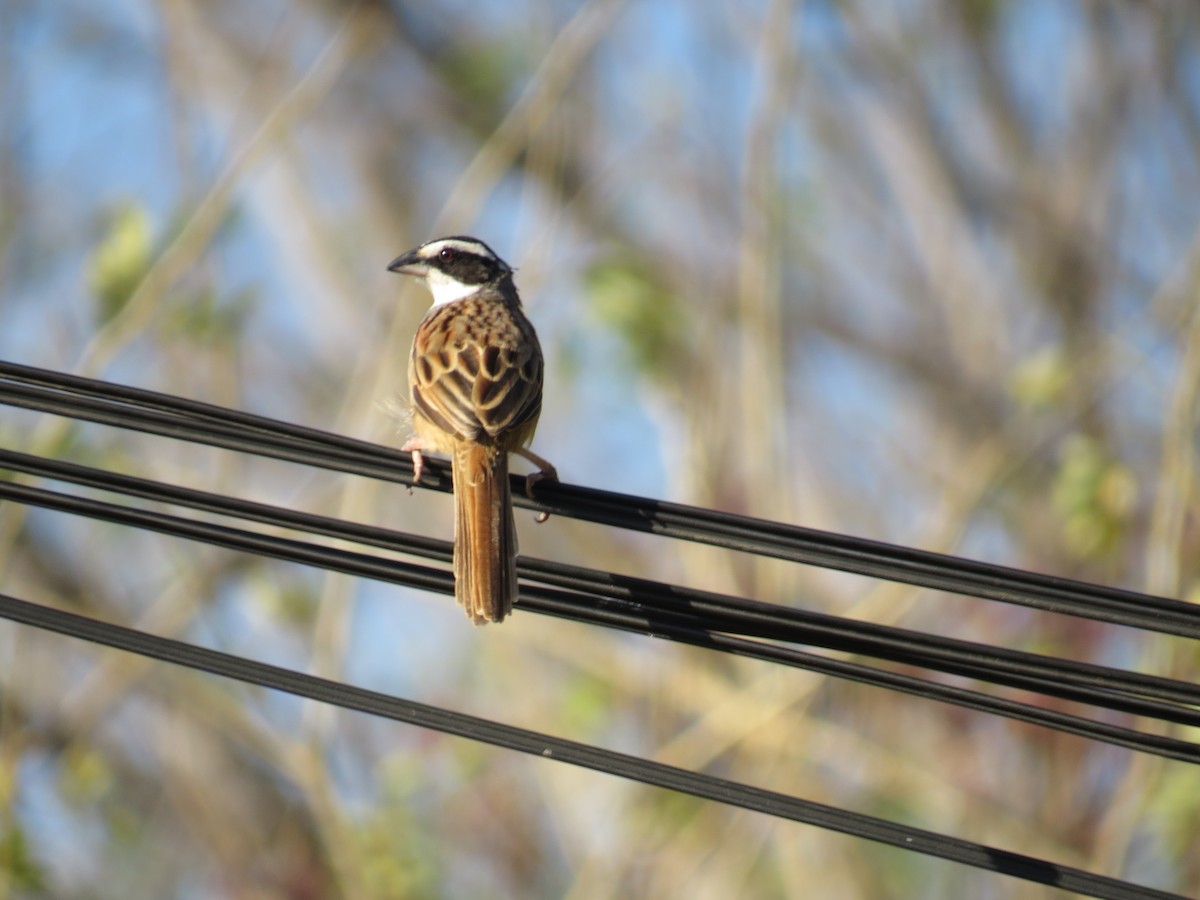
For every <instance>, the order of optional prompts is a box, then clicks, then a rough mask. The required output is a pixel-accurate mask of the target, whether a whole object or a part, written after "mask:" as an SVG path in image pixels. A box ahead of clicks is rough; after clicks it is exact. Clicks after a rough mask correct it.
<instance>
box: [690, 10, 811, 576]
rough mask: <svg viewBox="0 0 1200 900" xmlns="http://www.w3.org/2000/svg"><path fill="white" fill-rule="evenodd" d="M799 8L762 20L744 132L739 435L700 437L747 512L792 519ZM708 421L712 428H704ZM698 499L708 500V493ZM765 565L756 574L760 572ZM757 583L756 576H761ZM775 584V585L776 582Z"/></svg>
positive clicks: (732, 398) (719, 356)
mask: <svg viewBox="0 0 1200 900" xmlns="http://www.w3.org/2000/svg"><path fill="white" fill-rule="evenodd" d="M794 12H795V9H794V6H793V4H792V3H791V2H790V0H772V2H771V3H770V4H769V6H768V8H767V12H766V16H765V17H764V19H763V22H762V33H761V36H760V41H761V45H760V47H759V49H758V51H757V53H756V54H755V56H756V57H758V59H759V60H760V74H759V91H760V94H761V98H760V100H759V104H758V109H757V110H755V111H754V113H753V116H752V118H751V121H750V127H749V131H748V134H747V136H746V147H745V151H744V163H743V165H744V170H743V173H742V189H741V191H742V197H741V236H740V246H739V248H738V269H737V311H738V322H739V326H740V327H739V329H738V347H737V352H738V361H737V367H736V371H737V373H738V375H737V377H736V378H734V379H729V380H728V381H727V382H726V385H727V386H726V387H725V390H724V391H723V396H722V397H720V399H719V405H718V408H719V409H724V410H726V411H727V414H726V415H722V416H718V417H716V418H717V421H718V422H722V423H733V429H734V433H733V434H732V435H730V434H728V433H727V429H728V425H727V424H723V425H722V426H720V427H721V429H722V430H723V431H726V433H725V434H714V433H713V428H712V425H713V423H714V420H713V417H712V416H710V415H707V414H706V415H704V416H703V417H702V418H700V419H698V420H697V421H696V422H695V423H694V424H693V427H695V426H697V425H699V426H700V428H699V429H698V430H699V431H700V432H701V433H699V434H698V435H697V437H696V438H695V439H697V440H701V441H722V442H723V443H724V444H725V445H726V447H727V448H728V451H729V456H728V457H727V461H726V462H724V463H721V462H719V463H718V466H719V467H720V468H726V467H729V468H733V467H735V466H736V469H737V470H738V471H739V472H740V475H741V480H742V488H743V490H745V491H746V492H747V502H746V506H747V508H751V509H761V510H763V515H765V516H767V517H768V518H772V519H778V520H780V521H784V522H790V521H791V520H792V505H791V500H792V494H791V492H790V491H787V490H780V486H781V485H783V484H786V483H787V481H788V475H789V472H790V471H791V468H792V467H791V460H790V456H791V454H790V452H789V447H788V442H787V429H786V428H784V427H781V423H780V421H779V417H780V416H781V415H782V414H783V411H784V410H786V409H788V402H787V395H786V392H785V390H784V387H785V385H786V384H787V381H788V377H787V361H786V358H785V354H784V348H785V342H786V337H787V336H786V333H785V331H784V327H783V323H784V317H783V309H782V297H781V282H782V276H781V274H780V268H781V265H782V260H781V256H782V250H781V248H780V246H779V244H780V240H781V232H782V228H781V227H780V226H781V218H782V217H781V212H782V210H781V209H780V206H781V204H780V201H779V195H780V177H779V171H778V167H779V163H778V157H779V153H780V147H781V143H782V129H783V127H784V124H785V122H786V115H787V112H788V106H789V95H790V92H791V89H792V84H793V81H794V79H795V77H796V74H797V73H796V68H795V66H794V53H795V49H794V48H795V41H794V39H793V34H792V28H791V22H792V17H793V15H794ZM724 359H725V357H724V355H723V353H722V351H721V348H719V347H715V346H714V347H710V354H709V364H710V365H716V366H718V367H720V368H726V367H727V366H728V363H727V362H724V361H723V360H724ZM706 424H707V427H705V425H706ZM716 475H717V472H711V471H710V472H704V473H702V474H701V479H700V484H698V485H696V487H697V488H698V489H699V490H701V491H702V485H704V484H708V483H711V480H710V479H712V478H713V477H714V476H716ZM697 496H700V497H702V498H703V499H702V500H701V501H700V502H706V501H707V500H708V499H709V498H708V497H707V496H705V494H704V493H698V494H697ZM765 572H766V570H762V571H760V573H759V578H761V576H762V575H763V574H765ZM757 580H758V579H757V578H756V581H757ZM776 587H778V585H776Z"/></svg>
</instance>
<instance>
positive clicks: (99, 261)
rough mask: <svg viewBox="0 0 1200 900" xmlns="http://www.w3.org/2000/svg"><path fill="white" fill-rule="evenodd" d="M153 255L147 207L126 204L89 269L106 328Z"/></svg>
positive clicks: (113, 219) (114, 217) (115, 216)
mask: <svg viewBox="0 0 1200 900" xmlns="http://www.w3.org/2000/svg"><path fill="white" fill-rule="evenodd" d="M152 252H153V239H152V236H151V227H150V216H149V214H148V213H147V212H146V209H145V207H143V206H140V205H138V204H136V203H127V204H124V205H122V206H120V207H119V208H118V209H117V210H116V211H115V212H113V213H112V215H111V218H110V219H109V222H108V227H107V231H106V233H105V235H104V237H103V238H102V239H101V241H100V244H99V245H98V246H97V247H96V251H95V253H93V254H92V259H91V262H90V265H89V282H90V284H91V289H92V293H93V295H94V296H95V297H96V301H97V318H98V319H99V321H100V324H104V323H105V322H108V321H109V320H110V319H112V317H113V316H115V315H116V314H117V313H119V312H120V311H121V310H122V309H123V308H124V307H125V304H126V303H128V302H129V298H130V297H131V296H133V292H134V291H135V290H136V289H137V286H138V284H140V283H141V280H142V279H143V278H144V277H145V275H146V272H147V271H148V270H149V268H150V261H151V255H152Z"/></svg>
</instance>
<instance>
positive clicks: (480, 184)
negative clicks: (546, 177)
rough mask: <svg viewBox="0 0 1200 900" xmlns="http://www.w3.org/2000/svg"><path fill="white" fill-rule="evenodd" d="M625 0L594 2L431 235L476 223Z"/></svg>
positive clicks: (567, 32)
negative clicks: (489, 196)
mask: <svg viewBox="0 0 1200 900" xmlns="http://www.w3.org/2000/svg"><path fill="white" fill-rule="evenodd" d="M624 5H625V2H624V0H588V2H586V3H585V4H584V5H583V6H582V7H581V8H580V10H579V11H578V12H577V13H576V14H575V16H574V18H572V19H571V21H570V22H568V23H567V24H566V25H565V26H564V27H563V29H562V30H561V31H560V32H559V34H558V36H557V37H556V38H555V40H554V43H553V44H552V45H551V46H550V48H549V49H548V50H547V51H546V54H545V56H544V57H543V59H542V62H541V63H540V64H539V65H538V68H537V70H536V71H535V72H534V73H533V76H532V78H531V79H530V84H529V87H528V88H526V90H525V92H524V94H522V96H521V98H520V99H519V100H518V101H517V102H516V103H515V104H514V105H513V108H512V109H511V110H509V111H508V113H507V114H506V115H505V117H504V119H503V120H502V121H501V122H500V124H499V125H498V126H497V127H496V130H495V131H494V132H493V133H492V134H491V136H490V137H489V138H488V139H487V140H486V141H485V142H484V143H483V144H482V146H480V148H479V150H478V151H477V152H476V154H475V158H474V159H473V160H472V161H471V163H470V164H469V165H468V166H467V168H466V170H465V171H464V172H463V174H462V175H461V176H460V177H459V179H458V183H457V184H456V185H455V187H454V189H453V190H452V191H451V193H450V196H449V197H448V198H447V199H446V202H445V205H444V207H443V209H442V213H441V215H439V216H438V218H437V220H436V222H435V223H434V226H433V227H432V229H431V232H436V233H441V232H444V231H446V230H454V229H455V227H456V226H455V223H461V222H465V221H469V220H471V219H473V218H474V217H475V214H476V213H477V211H478V208H479V206H480V204H481V203H482V202H483V199H484V197H485V196H486V195H487V194H488V193H489V192H490V191H491V190H492V189H493V188H494V187H495V185H496V183H497V182H498V181H499V180H500V178H501V177H502V176H503V175H504V174H505V173H506V172H507V171H508V170H509V169H510V168H511V166H512V165H513V162H514V161H515V160H516V158H517V156H518V155H519V154H520V153H521V151H522V150H523V149H524V148H525V147H526V146H527V144H528V142H529V139H530V135H532V134H533V133H534V132H536V131H537V130H538V129H539V128H540V127H541V126H542V125H543V124H544V123H545V122H546V120H547V119H548V118H549V117H550V116H551V115H552V114H553V112H554V110H555V108H556V106H557V104H558V103H559V101H560V100H561V99H562V97H563V95H564V94H565V93H566V92H567V91H568V89H569V88H570V87H571V85H572V83H573V82H574V80H575V77H576V75H577V74H578V72H579V70H580V69H581V68H582V67H583V65H584V63H585V62H586V60H587V57H588V56H589V55H590V54H591V52H592V51H593V50H594V49H595V47H596V45H597V44H598V43H599V42H600V40H601V38H603V37H604V36H605V34H607V32H608V30H609V29H610V28H611V27H612V24H613V22H614V21H615V20H616V18H617V15H618V14H619V13H620V11H621V10H622V8H623V7H624Z"/></svg>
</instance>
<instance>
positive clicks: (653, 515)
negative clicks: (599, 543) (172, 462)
mask: <svg viewBox="0 0 1200 900" xmlns="http://www.w3.org/2000/svg"><path fill="white" fill-rule="evenodd" d="M0 403H7V404H10V405H13V406H21V407H26V408H30V409H39V410H42V411H45V412H51V413H55V414H58V415H64V416H70V417H73V418H81V419H87V420H89V421H94V422H102V423H104V424H108V425H112V426H115V427H119V428H127V429H133V430H137V431H143V432H147V433H151V434H158V435H163V436H166V437H174V438H179V439H182V440H188V441H195V442H199V443H206V444H210V445H212V446H218V447H225V448H227V449H232V450H239V451H243V452H248V453H254V454H258V455H263V456H270V457H274V458H277V459H284V460H289V461H291V462H296V463H301V464H304V465H312V466H318V467H321V468H326V469H333V470H337V471H342V472H348V473H353V474H358V475H364V476H368V477H373V478H379V479H382V480H385V481H393V482H398V483H401V484H411V481H412V465H411V461H410V460H409V458H408V456H407V455H406V454H403V453H400V452H399V451H397V450H394V449H391V448H386V447H380V446H378V445H375V444H371V443H368V442H366V441H357V440H354V439H352V438H346V437H343V436H340V435H333V434H329V433H328V432H323V431H319V430H317V429H311V428H306V427H304V426H299V425H295V424H292V423H285V422H280V421H278V420H275V419H269V418H266V417H262V416H254V415H251V414H249V413H244V412H239V411H233V410H226V409H224V408H223V407H219V406H215V405H211V404H205V403H200V402H198V401H194V400H184V399H183V398H177V397H172V396H171V395H168V394H161V393H157V392H154V391H146V390H142V389H140V388H132V387H128V386H114V385H111V384H109V383H108V382H104V381H98V380H94V379H88V378H81V377H79V376H74V375H67V374H64V373H59V372H52V371H49V370H45V369H38V368H34V367H30V366H23V365H19V364H16V363H10V362H0ZM513 485H514V502H515V503H517V504H518V505H521V506H527V507H532V508H535V509H538V510H541V511H543V512H548V513H551V514H554V515H559V516H566V517H571V518H578V519H584V520H587V521H591V522H596V523H599V524H603V525H609V526H612V527H618V528H626V529H632V530H636V531H645V532H651V533H654V534H660V535H663V536H666V537H674V538H678V539H683V540H691V541H697V542H700V543H707V544H713V545H715V546H719V547H724V548H727V549H732V550H740V551H743V552H747V553H755V554H759V555H764V556H772V557H776V558H779V559H786V560H790V561H793V562H799V563H804V564H808V565H815V566H821V567H826V568H833V569H839V570H841V571H846V572H853V573H856V574H859V575H867V576H870V577H874V578H881V579H885V580H889V581H898V582H903V583H906V584H912V585H917V586H920V587H927V588H932V589H936V590H942V591H948V592H951V593H957V594H964V595H967V596H973V597H978V598H981V599H987V600H998V601H1001V602H1004V603H1013V604H1018V605H1022V606H1027V607H1031V608H1034V609H1040V610H1045V611H1049V612H1056V613H1062V614H1066V615H1073V616H1079V617H1083V618H1089V619H1094V620H1098V621H1103V622H1109V623H1112V624H1117V625H1125V626H1129V627H1134V628H1142V629H1146V630H1150V631H1158V632H1162V633H1165V634H1173V635H1176V636H1180V637H1188V638H1192V639H1200V608H1198V607H1196V606H1195V605H1193V604H1189V603H1184V602H1182V601H1180V600H1173V599H1169V598H1166V597H1156V596H1153V595H1150V594H1142V593H1138V592H1136V591H1127V590H1122V589H1119V588H1112V587H1105V586H1102V585H1094V584H1087V583H1084V582H1080V581H1075V580H1073V579H1068V578H1059V577H1056V576H1051V575H1043V574H1040V573H1035V572H1027V571H1023V570H1019V569H1013V568H1009V567H1007V566H999V565H995V564H992V563H984V562H978V561H975V560H968V559H962V558H960V557H953V556H947V555H945V554H939V553H931V552H929V551H924V550H916V549H912V548H908V547H900V546H897V545H894V544H887V543H882V542H878V541H868V540H865V539H862V538H854V537H849V536H847V535H839V534H833V533H830V532H823V531H818V530H815V529H809V528H801V527H799V526H795V525H785V524H782V523H778V522H770V521H766V520H763V519H754V518H751V517H748V516H739V515H734V514H731V513H722V512H718V511H714V510H707V509H702V508H699V507H692V506H686V505H683V504H677V503H667V502H665V501H660V500H653V499H649V498H645V497H634V496H631V495H627V494H618V493H614V492H611V491H601V490H597V489H594V488H585V487H580V486H577V485H568V484H556V483H547V482H542V483H540V484H539V485H538V489H537V497H536V499H533V500H531V499H529V498H526V497H525V496H524V494H523V490H524V484H523V482H522V480H521V479H520V478H519V477H516V476H514V478H513ZM421 486H422V487H427V488H431V489H433V490H441V491H449V490H450V489H451V483H450V473H449V467H448V466H447V465H445V464H444V463H441V462H440V461H438V460H430V463H429V465H427V467H426V474H425V476H424V478H423V480H422V483H421Z"/></svg>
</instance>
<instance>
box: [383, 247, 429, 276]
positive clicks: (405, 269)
mask: <svg viewBox="0 0 1200 900" xmlns="http://www.w3.org/2000/svg"><path fill="white" fill-rule="evenodd" d="M388 271H389V272H396V273H397V274H400V275H416V276H418V277H424V276H425V275H428V274H429V264H428V263H427V262H425V261H424V260H423V259H421V257H419V256H417V251H416V250H409V251H408V252H407V253H402V254H401V255H400V256H397V257H396V258H395V259H393V260H392V261H391V262H390V263H388Z"/></svg>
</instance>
